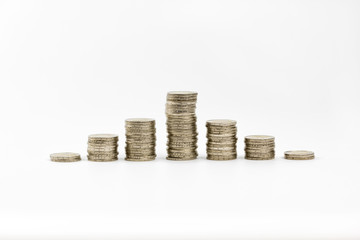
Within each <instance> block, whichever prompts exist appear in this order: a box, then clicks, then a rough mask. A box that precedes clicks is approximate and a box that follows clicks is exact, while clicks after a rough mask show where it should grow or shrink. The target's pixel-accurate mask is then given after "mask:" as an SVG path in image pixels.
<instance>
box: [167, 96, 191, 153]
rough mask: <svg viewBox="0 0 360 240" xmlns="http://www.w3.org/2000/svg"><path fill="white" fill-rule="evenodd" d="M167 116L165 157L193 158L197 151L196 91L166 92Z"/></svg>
mask: <svg viewBox="0 0 360 240" xmlns="http://www.w3.org/2000/svg"><path fill="white" fill-rule="evenodd" d="M166 100H167V102H166V116H167V122H166V124H167V131H168V142H167V146H168V148H167V153H168V155H167V159H168V160H193V159H196V158H197V156H198V153H197V135H198V133H197V128H196V114H195V110H196V101H197V93H196V92H187V91H186V92H182V91H176V92H168V94H167V98H166Z"/></svg>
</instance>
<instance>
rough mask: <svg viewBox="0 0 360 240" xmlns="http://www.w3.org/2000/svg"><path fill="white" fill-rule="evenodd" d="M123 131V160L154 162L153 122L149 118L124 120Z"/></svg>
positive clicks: (154, 137) (154, 140)
mask: <svg viewBox="0 0 360 240" xmlns="http://www.w3.org/2000/svg"><path fill="white" fill-rule="evenodd" d="M125 129H126V147H125V152H126V158H125V160H128V161H150V160H154V159H155V158H156V152H155V145H156V136H155V132H156V130H155V120H154V119H150V118H130V119H127V120H125Z"/></svg>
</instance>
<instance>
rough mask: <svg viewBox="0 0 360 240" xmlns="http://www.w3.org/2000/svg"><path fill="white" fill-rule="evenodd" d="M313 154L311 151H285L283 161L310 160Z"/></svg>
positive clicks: (313, 156)
mask: <svg viewBox="0 0 360 240" xmlns="http://www.w3.org/2000/svg"><path fill="white" fill-rule="evenodd" d="M314 158H315V154H314V152H312V151H307V150H294V151H286V152H285V159H290V160H310V159H314Z"/></svg>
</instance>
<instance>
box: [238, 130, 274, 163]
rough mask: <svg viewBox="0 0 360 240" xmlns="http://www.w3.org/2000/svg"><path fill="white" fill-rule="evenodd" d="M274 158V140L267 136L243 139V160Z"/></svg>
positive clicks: (253, 136) (252, 136)
mask: <svg viewBox="0 0 360 240" xmlns="http://www.w3.org/2000/svg"><path fill="white" fill-rule="evenodd" d="M274 157H275V138H274V137H273V136H267V135H251V136H246V137H245V158H246V159H250V160H270V159H274Z"/></svg>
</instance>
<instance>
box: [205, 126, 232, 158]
mask: <svg viewBox="0 0 360 240" xmlns="http://www.w3.org/2000/svg"><path fill="white" fill-rule="evenodd" d="M206 128H207V135H206V137H207V139H208V140H207V144H206V153H207V159H209V160H232V159H236V158H237V152H236V143H237V137H236V132H237V128H236V121H234V120H226V119H216V120H209V121H207V122H206Z"/></svg>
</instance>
